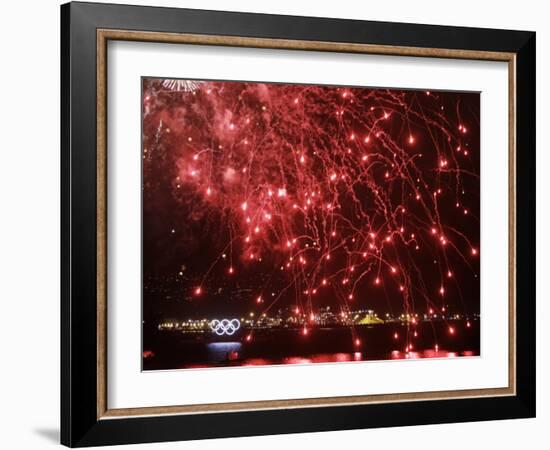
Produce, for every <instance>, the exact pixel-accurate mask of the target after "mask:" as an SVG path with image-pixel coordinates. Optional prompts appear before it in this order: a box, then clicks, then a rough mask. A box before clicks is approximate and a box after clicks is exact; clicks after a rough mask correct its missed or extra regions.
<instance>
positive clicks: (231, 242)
mask: <svg viewBox="0 0 550 450" xmlns="http://www.w3.org/2000/svg"><path fill="white" fill-rule="evenodd" d="M141 106H142V110H141V112H140V114H141V127H142V130H141V133H142V136H141V139H142V147H141V152H142V162H141V164H142V165H141V167H142V173H141V181H142V186H141V187H142V203H141V221H142V223H141V230H142V231H141V239H142V252H141V257H142V261H141V267H142V289H141V292H142V299H141V301H142V305H141V307H142V321H143V325H142V370H144V371H155V370H179V369H200V368H216V367H227V366H231V367H241V366H272V365H287V364H312V363H336V364H340V363H357V362H365V361H383V360H401V361H402V360H410V359H414V360H418V359H424V358H464V357H479V356H480V353H481V352H480V327H481V322H482V321H483V317H482V316H481V315H480V310H481V298H480V258H481V256H482V255H481V254H480V248H479V246H480V151H481V149H480V128H481V124H480V93H479V92H464V91H452V90H446V91H442V90H431V89H430V88H429V86H427V87H422V88H418V89H403V88H399V87H369V86H364V87H363V86H337V85H316V84H289V83H270V82H264V81H241V80H206V79H185V78H181V79H176V78H164V77H159V76H143V77H142V78H141ZM484 150H485V151H488V150H489V149H484ZM486 300H489V299H485V298H484V301H486Z"/></svg>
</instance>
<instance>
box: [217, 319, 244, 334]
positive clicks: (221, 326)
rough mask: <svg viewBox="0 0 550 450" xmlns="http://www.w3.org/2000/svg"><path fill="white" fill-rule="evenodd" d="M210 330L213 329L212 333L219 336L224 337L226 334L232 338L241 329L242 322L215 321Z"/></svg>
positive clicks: (235, 320) (233, 320)
mask: <svg viewBox="0 0 550 450" xmlns="http://www.w3.org/2000/svg"><path fill="white" fill-rule="evenodd" d="M210 328H212V331H213V332H214V333H216V334H217V335H218V336H223V335H224V334H226V335H228V336H231V335H233V334H235V332H236V331H237V330H238V329H239V328H241V322H239V321H238V320H237V319H231V320H228V319H222V320H218V319H214V320H213V321H212V322H210Z"/></svg>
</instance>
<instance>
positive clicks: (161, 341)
mask: <svg viewBox="0 0 550 450" xmlns="http://www.w3.org/2000/svg"><path fill="white" fill-rule="evenodd" d="M450 330H452V331H450ZM247 336H252V338H251V339H250V340H248V339H247ZM479 354H480V329H479V321H478V320H475V321H466V320H454V321H436V322H421V323H418V324H416V325H415V326H414V327H413V326H410V325H408V326H407V325H406V324H403V323H385V324H378V325H372V326H355V327H352V328H351V327H343V326H340V327H318V328H312V329H311V330H310V332H309V333H308V335H307V336H305V335H303V333H302V330H301V329H300V328H277V329H256V330H253V331H252V332H250V330H239V332H238V333H235V335H233V336H224V337H219V336H215V335H213V333H208V332H200V333H182V332H180V331H157V332H155V333H149V334H148V339H147V340H146V341H145V342H144V358H143V369H144V370H166V369H189V368H207V367H224V366H262V365H280V364H309V363H345V362H353V361H376V360H395V359H416V358H448V357H465V356H466V357H468V356H478V355H479Z"/></svg>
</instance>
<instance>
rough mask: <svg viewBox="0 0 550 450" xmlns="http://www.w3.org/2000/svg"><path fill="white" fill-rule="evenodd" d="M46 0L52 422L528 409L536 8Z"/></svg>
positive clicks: (96, 437)
mask: <svg viewBox="0 0 550 450" xmlns="http://www.w3.org/2000/svg"><path fill="white" fill-rule="evenodd" d="M61 19H62V20H61V23H62V30H61V34H62V42H61V50H62V98H61V106H62V108H61V110H62V161H61V164H62V248H61V253H62V299H61V300H62V321H61V323H62V328H61V334H62V345H61V347H62V348H61V350H62V379H61V383H62V399H61V404H62V414H61V415H62V424H61V428H62V434H61V440H62V443H63V444H65V445H68V446H91V445H107V444H123V443H138V442H155V441H169V440H185V439H202V438H213V437H227V436H246V435H262V434H275V433H294V432H310V431H325V430H342V429H352V428H367V427H382V426H398V425H415V424H427V423H443V422H459V421H478V420H490V419H505V418H519V417H533V416H534V414H535V295H534V291H535V271H534V266H535V254H534V248H535V233H534V227H535V179H534V165H535V33H532V32H526V31H507V30H489V29H474V28H457V27H445V26H428V25H412V24H398V23H381V22H365V21H350V20H340V19H321V18H308V17H291V16H272V15H260V14H248V13H229V12H214V11H200V10H186V9H168V8H152V7H136V6H125V5H108V4H93V3H69V4H66V5H63V6H62V8H61Z"/></svg>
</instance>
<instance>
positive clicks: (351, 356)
mask: <svg viewBox="0 0 550 450" xmlns="http://www.w3.org/2000/svg"><path fill="white" fill-rule="evenodd" d="M458 356H474V352H472V351H464V352H449V351H445V350H438V351H435V350H424V351H421V352H408V353H406V352H400V351H398V350H395V351H393V352H392V353H391V358H390V359H423V358H456V357H458ZM367 360H369V359H368V358H365V355H364V354H363V353H361V352H355V353H321V354H317V355H311V356H310V357H307V358H306V357H302V356H289V357H284V358H281V359H278V360H277V359H268V358H249V359H245V360H242V361H240V364H239V365H243V366H266V365H273V364H309V363H332V362H350V361H367Z"/></svg>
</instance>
